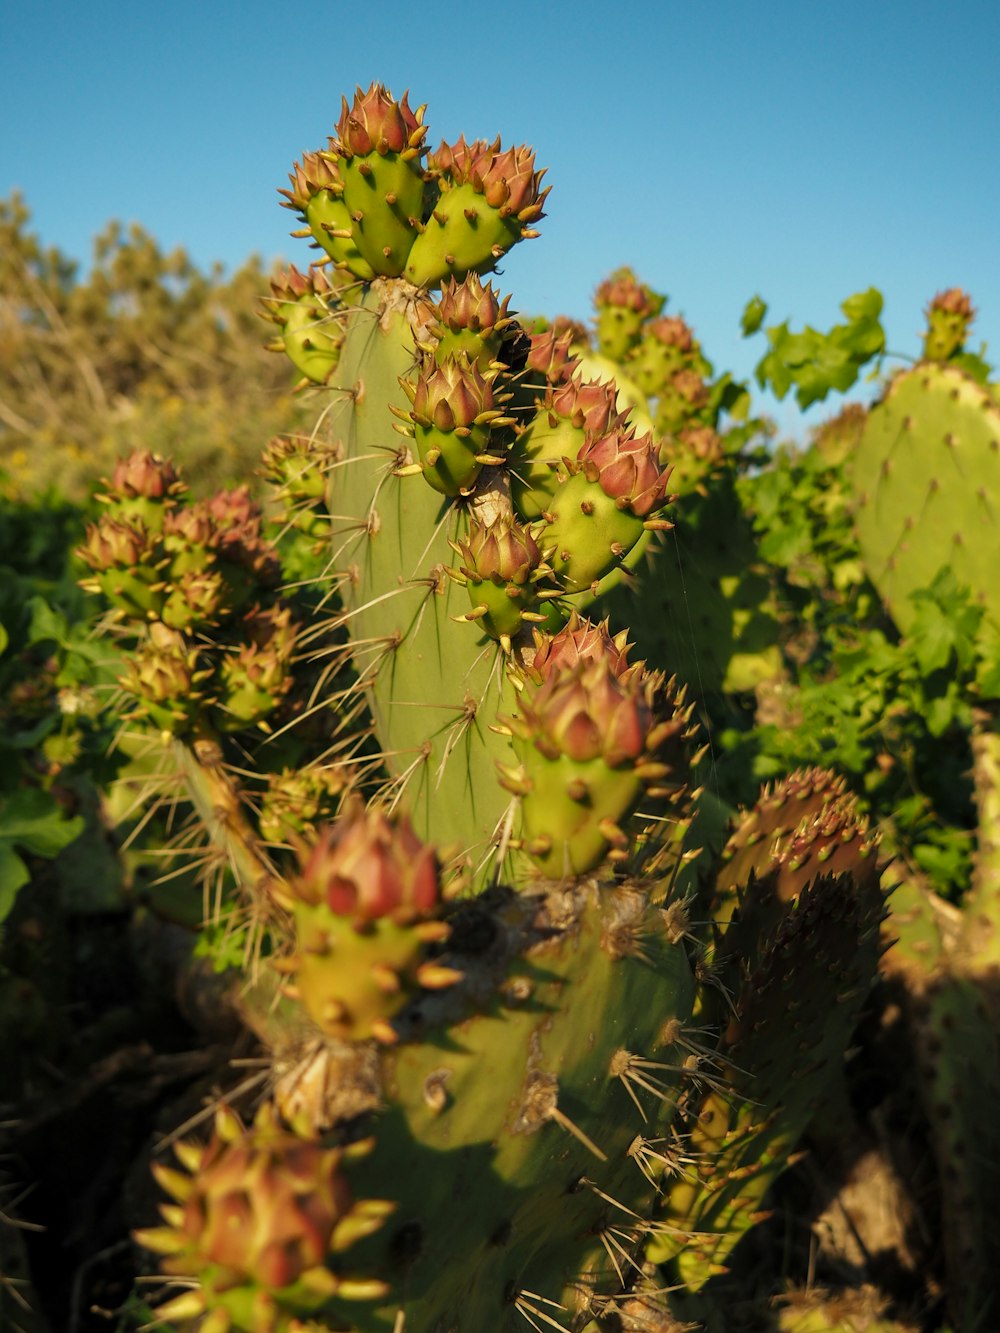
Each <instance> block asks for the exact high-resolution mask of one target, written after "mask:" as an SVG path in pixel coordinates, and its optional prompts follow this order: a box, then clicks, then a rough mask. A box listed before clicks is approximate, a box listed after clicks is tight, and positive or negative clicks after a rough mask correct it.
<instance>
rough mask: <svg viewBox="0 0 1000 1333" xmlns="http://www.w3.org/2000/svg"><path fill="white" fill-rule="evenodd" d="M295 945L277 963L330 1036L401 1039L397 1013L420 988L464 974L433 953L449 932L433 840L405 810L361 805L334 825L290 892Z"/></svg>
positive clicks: (324, 832)
mask: <svg viewBox="0 0 1000 1333" xmlns="http://www.w3.org/2000/svg"><path fill="white" fill-rule="evenodd" d="M286 901H287V905H288V906H289V908H290V909H291V910H292V912H293V914H294V916H295V924H296V943H297V952H296V955H295V957H294V958H293V959H288V960H286V961H284V962H282V963H281V965H280V967H281V970H283V971H287V972H294V973H295V974H296V979H295V986H294V988H293V989H294V993H295V994H296V995H297V996H298V997H299V998H301V1000H302V1003H303V1005H304V1006H305V1008H306V1009H307V1010H308V1012H309V1014H310V1016H311V1017H312V1018H313V1019H314V1021H315V1022H316V1023H317V1024H318V1025H319V1027H320V1028H322V1029H323V1031H324V1032H326V1033H327V1034H328V1035H330V1036H333V1037H339V1038H342V1039H347V1040H353V1041H364V1040H367V1039H368V1038H370V1037H374V1038H376V1039H377V1040H378V1041H381V1042H384V1043H391V1042H394V1041H395V1040H396V1033H395V1031H394V1030H393V1027H392V1022H391V1020H392V1019H393V1017H394V1016H395V1015H396V1014H398V1013H399V1011H400V1010H401V1009H402V1008H403V1007H404V1005H405V1004H406V1003H407V1002H408V1001H409V1000H410V999H411V998H412V997H413V996H414V995H415V994H416V993H417V992H418V991H419V990H420V988H421V987H423V988H427V989H440V988H442V987H446V986H450V985H453V984H454V983H455V982H456V981H458V980H460V973H458V972H456V971H455V970H454V969H452V968H449V967H446V966H442V965H441V964H440V963H437V962H434V961H432V960H431V959H430V958H429V957H428V955H427V946H428V945H430V944H434V943H440V942H441V941H443V940H445V939H447V937H448V935H449V933H450V932H449V928H448V926H447V924H446V923H445V922H444V921H443V920H442V919H441V876H440V868H439V865H438V861H437V857H436V854H435V852H434V850H433V848H431V847H429V846H427V845H426V844H424V843H422V842H421V841H420V839H419V838H418V837H417V836H416V834H415V833H414V831H413V828H412V825H411V824H410V822H409V820H408V819H406V818H405V817H401V818H398V819H396V820H390V819H388V818H387V817H386V816H385V815H384V814H383V813H382V812H381V811H380V810H377V809H374V808H370V809H367V810H365V809H362V808H361V807H357V808H355V809H354V810H353V811H351V812H350V813H348V814H347V815H345V816H343V817H342V818H341V819H340V820H338V821H337V823H336V824H331V825H328V826H327V827H326V828H324V829H323V830H322V831H321V832H320V835H319V838H318V840H317V842H316V844H315V845H314V847H313V848H312V849H311V851H309V852H307V853H306V854H304V856H303V860H302V869H301V871H300V873H299V874H298V875H297V876H295V877H294V878H293V879H292V881H291V883H290V886H289V888H288V890H287V895H286Z"/></svg>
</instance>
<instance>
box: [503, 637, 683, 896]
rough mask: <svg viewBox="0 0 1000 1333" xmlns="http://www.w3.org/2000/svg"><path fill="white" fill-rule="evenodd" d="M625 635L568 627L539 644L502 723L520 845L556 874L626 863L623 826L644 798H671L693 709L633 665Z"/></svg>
mask: <svg viewBox="0 0 1000 1333" xmlns="http://www.w3.org/2000/svg"><path fill="white" fill-rule="evenodd" d="M627 651H628V650H627V647H626V645H625V642H624V638H623V637H622V636H617V637H616V638H615V639H612V638H611V636H610V635H609V634H608V631H607V627H606V626H604V625H602V626H597V627H595V626H590V625H587V624H586V622H580V621H574V622H573V623H572V624H571V625H569V626H567V627H566V628H565V629H564V630H563V631H562V632H561V633H560V634H559V635H556V636H555V638H554V640H553V644H552V647H551V649H550V650H547V649H546V648H545V647H544V645H543V647H542V648H541V649H540V651H539V652H538V654H537V655H536V659H535V667H534V668H533V670H532V672H531V675H530V678H529V679H528V680H526V681H525V682H524V685H523V688H522V689H521V692H520V695H519V698H518V715H517V716H516V717H513V718H508V719H506V725H507V727H508V729H509V731H510V733H511V734H512V736H513V739H514V747H515V750H516V752H517V754H518V758H519V759H520V761H521V764H520V767H519V768H518V769H508V770H503V771H502V774H501V777H502V780H503V782H504V783H505V785H506V786H507V787H508V788H509V790H511V791H513V792H515V793H516V794H517V795H519V796H520V797H521V798H522V801H521V804H522V824H523V837H524V843H525V846H526V848H527V850H528V852H529V853H530V854H531V856H532V857H533V858H534V859H535V860H536V862H537V863H538V865H539V866H540V867H541V868H542V870H543V871H544V872H545V873H546V874H548V875H552V876H554V877H561V876H564V875H578V874H584V873H586V872H587V871H588V870H592V869H594V868H595V867H596V866H598V865H600V864H601V862H602V861H604V860H605V859H610V860H611V861H615V860H621V859H624V858H625V857H626V856H627V855H628V847H629V838H628V835H627V833H626V831H625V829H624V828H623V824H624V823H625V821H626V820H627V819H628V818H629V817H630V816H631V815H632V814H633V813H634V812H635V810H636V809H637V807H638V805H639V803H640V801H641V800H642V799H643V797H644V796H649V797H650V798H654V797H655V798H661V797H664V796H675V795H676V794H677V793H678V792H679V791H680V789H681V785H682V783H681V782H680V781H679V780H678V776H677V775H678V774H682V773H684V772H686V767H687V766H686V761H685V762H679V759H680V753H679V752H678V753H674V751H675V750H676V749H677V747H678V746H681V747H682V746H683V743H684V741H685V740H686V738H687V735H688V730H689V728H688V723H689V717H690V712H689V710H686V709H685V708H684V706H683V699H682V698H680V697H675V695H674V691H673V687H672V685H670V686H665V684H664V681H663V678H662V676H660V675H658V674H656V673H653V672H647V671H645V670H644V669H643V668H642V666H641V664H638V663H637V664H635V665H633V666H630V665H629V664H628V661H627Z"/></svg>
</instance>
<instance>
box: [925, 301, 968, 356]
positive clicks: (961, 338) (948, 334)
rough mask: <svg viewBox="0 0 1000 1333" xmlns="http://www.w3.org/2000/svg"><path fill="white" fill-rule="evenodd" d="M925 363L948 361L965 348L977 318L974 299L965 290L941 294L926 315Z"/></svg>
mask: <svg viewBox="0 0 1000 1333" xmlns="http://www.w3.org/2000/svg"><path fill="white" fill-rule="evenodd" d="M925 313H926V315H927V332H926V333H925V334H924V359H925V360H926V361H947V360H949V359H950V358H951V357H953V356H955V355H956V354H957V353H959V352H961V351H962V349H963V347H964V346H965V340H966V338H967V337H968V336H969V329H970V328H971V327H972V321H973V320H974V319H975V317H976V312H975V310H974V309H973V306H972V298H971V297H970V296H969V295H968V293H967V292H964V291H963V290H962V289H961V287H949V288H948V290H947V291H945V292H938V293H937V295H936V296H935V297H934V300H933V301H931V303H930V305H929V306H928V307H927V310H926V311H925Z"/></svg>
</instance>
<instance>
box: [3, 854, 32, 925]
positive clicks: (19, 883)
mask: <svg viewBox="0 0 1000 1333" xmlns="http://www.w3.org/2000/svg"><path fill="white" fill-rule="evenodd" d="M30 878H31V876H30V875H29V873H28V867H27V866H26V865H25V864H24V862H23V861H22V860H21V858H20V857H19V856H18V854H17V852H15V851H14V848H13V847H11V846H10V845H9V844H8V843H6V842H0V921H3V920H4V918H5V917H7V916H9V915H10V910H11V908H12V907H13V906H14V899H15V898H16V897H17V891H18V889H21V888H23V887H24V885H25V884H27V882H28V880H29V879H30Z"/></svg>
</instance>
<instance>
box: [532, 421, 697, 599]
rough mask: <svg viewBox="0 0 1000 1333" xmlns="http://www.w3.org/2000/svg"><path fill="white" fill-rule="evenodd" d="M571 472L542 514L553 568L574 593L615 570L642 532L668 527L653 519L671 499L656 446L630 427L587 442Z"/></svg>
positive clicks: (666, 473) (568, 589)
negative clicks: (550, 545) (552, 552)
mask: <svg viewBox="0 0 1000 1333" xmlns="http://www.w3.org/2000/svg"><path fill="white" fill-rule="evenodd" d="M570 470H571V473H572V475H571V476H569V477H568V478H567V480H566V481H565V482H563V483H562V484H561V485H560V486H558V487H557V488H556V490H555V493H554V495H553V497H552V502H551V504H550V506H549V508H548V509H547V510H546V512H545V518H546V520H547V523H548V526H547V527H546V529H545V531H544V534H543V539H544V540H545V542H546V543H551V544H553V545H554V546H555V554H554V556H553V558H552V566H553V568H554V569H555V571H556V573H557V574H558V575H559V576H560V577H561V578H562V579H563V580H564V583H565V587H566V590H567V592H569V593H573V592H580V591H583V590H584V589H587V588H592V587H593V586H594V585H595V584H596V583H598V582H599V581H600V580H601V579H602V578H603V577H604V576H605V575H606V574H608V573H609V572H610V571H611V570H612V569H614V568H615V567H616V566H617V565H618V564H619V563H620V562H621V560H622V558H623V557H624V556H625V555H627V554H628V552H629V551H631V549H632V547H633V546H635V544H636V542H637V541H638V540H639V538H640V537H641V536H642V534H643V531H644V530H647V529H655V528H659V529H663V528H669V527H670V526H671V525H670V523H668V522H667V521H666V520H665V519H663V518H657V517H655V515H656V514H657V513H658V512H659V510H660V509H662V508H663V506H664V505H665V504H666V503H667V502H668V500H669V499H670V498H671V497H670V495H669V493H668V489H667V483H668V478H669V468H666V469H665V468H663V467H662V465H661V464H660V459H659V448H658V446H657V445H656V443H655V442H654V440H653V438H652V436H650V435H641V436H637V435H636V434H635V432H634V431H633V430H631V429H629V430H624V429H621V428H616V429H615V430H613V431H612V432H610V433H609V434H608V435H604V436H601V437H600V438H598V439H593V440H590V441H589V442H588V443H587V444H586V445H585V446H584V448H583V449H581V451H580V453H579V456H578V458H577V460H576V462H575V463H572V464H571V465H570Z"/></svg>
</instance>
